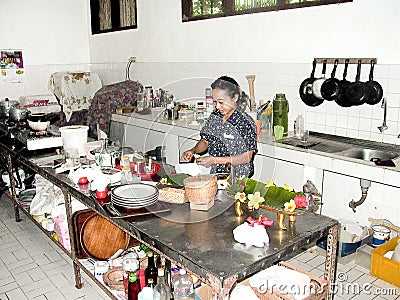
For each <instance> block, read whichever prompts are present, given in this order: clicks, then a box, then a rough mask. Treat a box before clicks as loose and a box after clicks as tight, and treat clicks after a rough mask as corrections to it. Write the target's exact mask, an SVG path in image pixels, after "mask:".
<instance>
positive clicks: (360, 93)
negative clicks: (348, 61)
mask: <svg viewBox="0 0 400 300" xmlns="http://www.w3.org/2000/svg"><path fill="white" fill-rule="evenodd" d="M360 74H361V60H359V61H358V65H357V74H356V81H354V82H353V83H350V84H349V85H348V86H347V87H346V90H345V91H344V95H345V97H346V99H347V100H348V101H349V103H351V105H361V104H364V103H366V102H368V99H369V98H370V97H371V87H369V86H368V85H366V84H365V83H364V82H361V81H360Z"/></svg>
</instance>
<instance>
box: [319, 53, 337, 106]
mask: <svg viewBox="0 0 400 300" xmlns="http://www.w3.org/2000/svg"><path fill="white" fill-rule="evenodd" d="M338 64H339V60H338V59H335V63H334V65H333V70H332V73H331V78H328V79H327V80H325V81H324V82H323V83H322V85H321V95H322V98H324V99H325V100H328V101H332V100H335V99H336V97H337V96H338V94H339V86H340V80H339V79H337V78H335V74H336V69H337V66H338Z"/></svg>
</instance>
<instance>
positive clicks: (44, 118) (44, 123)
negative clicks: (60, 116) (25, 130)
mask: <svg viewBox="0 0 400 300" xmlns="http://www.w3.org/2000/svg"><path fill="white" fill-rule="evenodd" d="M55 119H57V114H56V113H48V114H47V113H35V114H33V113H28V124H29V127H30V128H32V130H35V131H44V130H46V129H47V128H48V127H49V126H50V124H51V122H53V121H54V120H55Z"/></svg>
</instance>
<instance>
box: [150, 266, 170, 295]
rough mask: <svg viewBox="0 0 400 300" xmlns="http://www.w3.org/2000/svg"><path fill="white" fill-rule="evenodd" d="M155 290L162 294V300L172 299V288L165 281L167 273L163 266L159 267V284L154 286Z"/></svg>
mask: <svg viewBox="0 0 400 300" xmlns="http://www.w3.org/2000/svg"><path fill="white" fill-rule="evenodd" d="M154 291H155V292H158V294H159V295H160V300H170V299H171V289H170V287H169V285H168V284H167V283H166V281H165V274H164V269H163V268H158V278H157V284H156V286H155V287H154Z"/></svg>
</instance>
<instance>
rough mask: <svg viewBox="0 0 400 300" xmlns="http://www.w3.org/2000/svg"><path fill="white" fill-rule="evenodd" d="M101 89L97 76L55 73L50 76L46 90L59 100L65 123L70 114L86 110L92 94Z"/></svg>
mask: <svg viewBox="0 0 400 300" xmlns="http://www.w3.org/2000/svg"><path fill="white" fill-rule="evenodd" d="M101 87H102V84H101V81H100V78H99V75H97V73H93V72H56V73H53V74H52V75H51V76H50V80H49V83H48V88H49V90H50V91H52V92H53V93H54V95H56V97H57V98H58V99H59V101H60V104H61V106H62V107H63V112H64V114H65V118H66V120H67V122H69V120H70V118H71V115H72V112H74V111H79V110H82V109H88V108H89V107H90V104H91V103H92V100H93V97H94V94H95V93H96V92H97V91H98V90H99V89H100V88H101Z"/></svg>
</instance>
